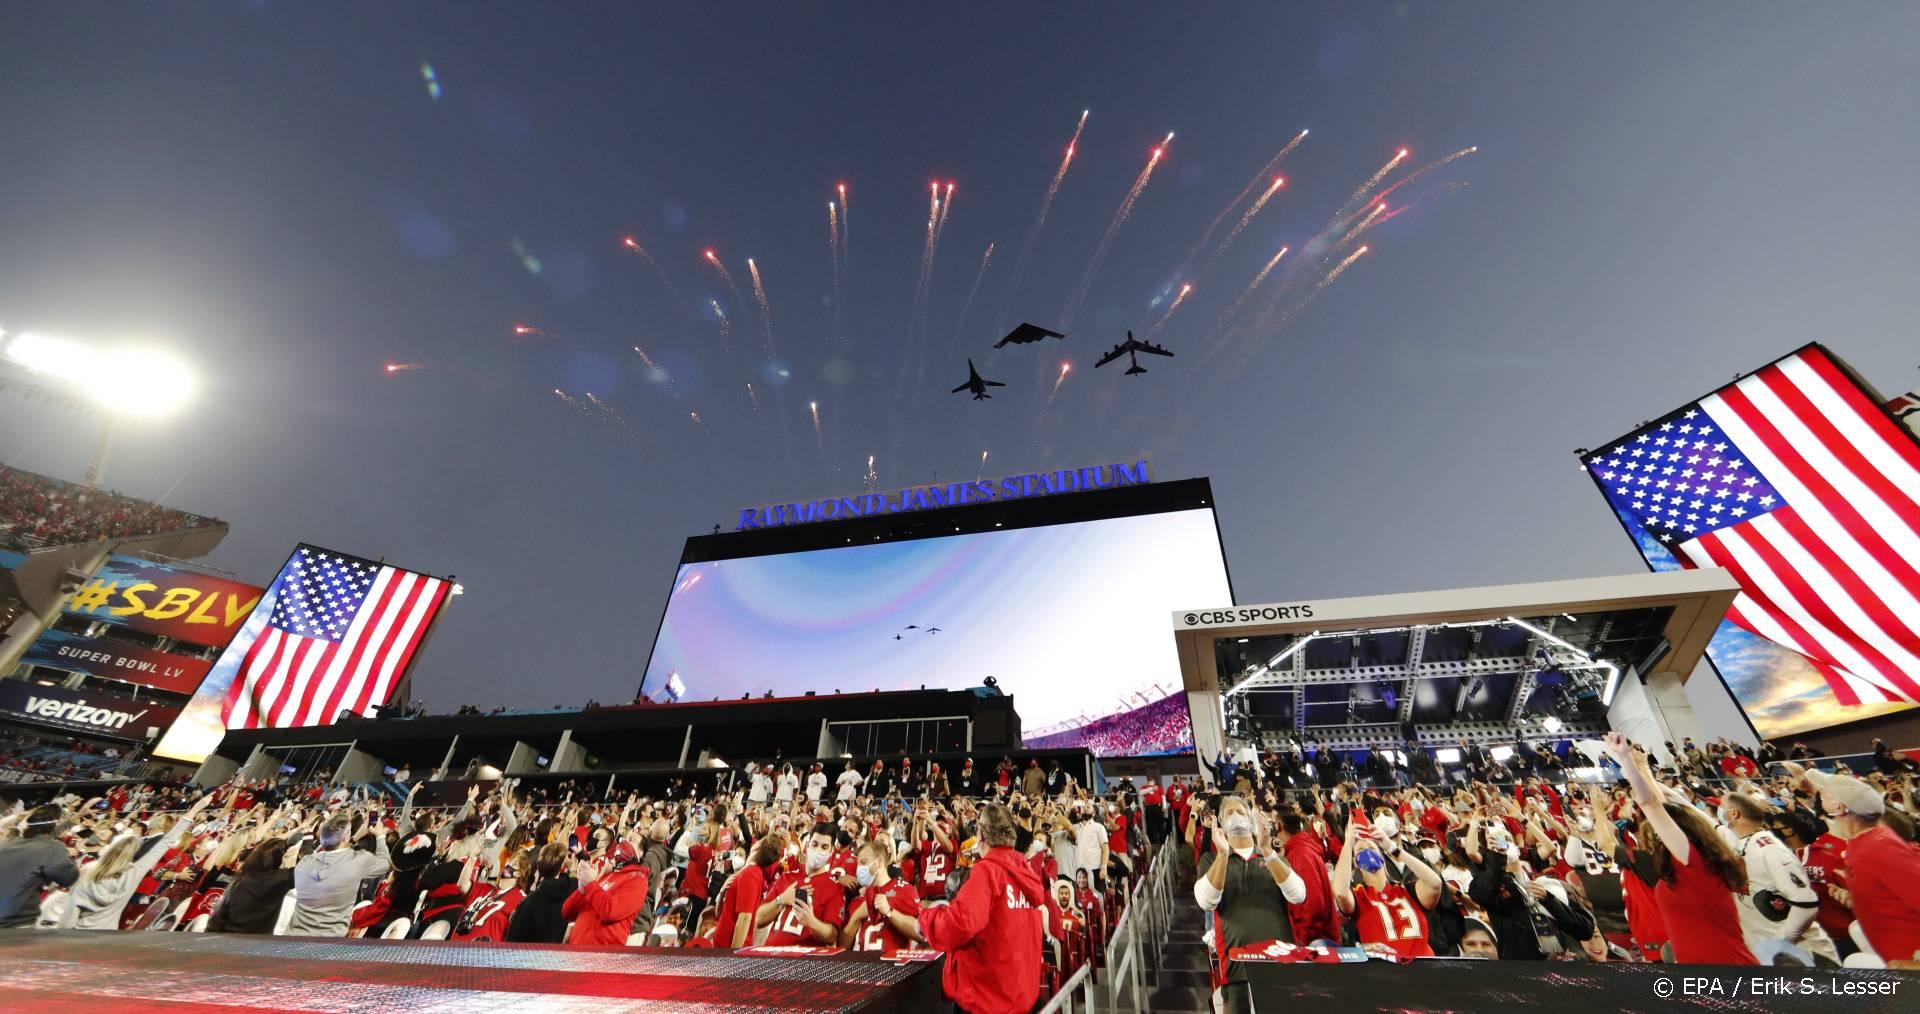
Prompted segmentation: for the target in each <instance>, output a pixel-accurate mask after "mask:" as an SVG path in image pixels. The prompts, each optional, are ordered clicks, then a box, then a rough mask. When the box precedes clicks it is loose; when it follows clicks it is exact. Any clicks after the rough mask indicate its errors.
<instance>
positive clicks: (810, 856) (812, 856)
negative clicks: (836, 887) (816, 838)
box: [807, 849, 827, 873]
mask: <svg viewBox="0 0 1920 1014" xmlns="http://www.w3.org/2000/svg"><path fill="white" fill-rule="evenodd" d="M826 866H827V850H826V849H808V850H807V872H808V873H818V872H820V871H821V870H823V869H825V868H826Z"/></svg>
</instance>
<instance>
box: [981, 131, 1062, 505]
mask: <svg viewBox="0 0 1920 1014" xmlns="http://www.w3.org/2000/svg"><path fill="white" fill-rule="evenodd" d="M1086 118H1087V117H1086V114H1085V113H1082V114H1081V115H1080V120H1081V122H1083V123H1084V122H1086ZM986 474H987V452H986V451H981V452H980V472H979V475H975V476H974V477H973V481H975V482H979V481H980V477H981V476H984V475H986Z"/></svg>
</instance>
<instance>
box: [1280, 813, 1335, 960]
mask: <svg viewBox="0 0 1920 1014" xmlns="http://www.w3.org/2000/svg"><path fill="white" fill-rule="evenodd" d="M1280 850H1281V852H1283V853H1285V855H1286V857H1287V865H1288V866H1290V867H1292V868H1293V872H1294V873H1296V874H1298V875H1299V877H1300V879H1301V880H1304V881H1306V882H1307V900H1305V901H1303V902H1301V903H1300V904H1298V905H1288V906H1287V918H1288V921H1290V922H1292V923H1293V942H1294V943H1296V944H1300V945H1302V946H1305V945H1307V944H1310V943H1312V942H1314V941H1315V940H1338V939H1340V918H1339V916H1338V915H1336V914H1335V912H1334V908H1333V879H1332V878H1331V877H1329V876H1328V875H1327V853H1326V850H1325V848H1324V847H1323V846H1322V845H1321V844H1320V839H1319V837H1318V836H1316V835H1314V834H1312V833H1310V832H1306V831H1302V832H1301V833H1300V834H1296V835H1289V836H1288V837H1287V843H1286V844H1285V845H1282V846H1280Z"/></svg>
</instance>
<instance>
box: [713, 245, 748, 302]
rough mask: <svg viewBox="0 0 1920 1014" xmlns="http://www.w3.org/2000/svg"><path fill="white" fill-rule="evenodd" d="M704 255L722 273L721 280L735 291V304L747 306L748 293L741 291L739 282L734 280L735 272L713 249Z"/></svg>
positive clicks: (731, 290) (730, 289) (728, 288)
mask: <svg viewBox="0 0 1920 1014" xmlns="http://www.w3.org/2000/svg"><path fill="white" fill-rule="evenodd" d="M702 256H704V257H706V259H707V263H708V264H711V265H713V270H715V271H718V272H719V273H720V280H721V281H723V282H726V283H727V291H728V292H731V293H733V302H734V305H735V306H741V307H744V306H746V305H747V297H746V295H745V294H743V293H742V292H741V291H740V285H739V283H738V282H735V281H734V280H733V272H731V271H728V270H727V266H726V265H725V264H724V263H722V262H721V260H720V258H719V256H718V255H716V254H715V253H714V252H713V251H712V250H711V249H709V250H707V251H706V253H705V254H703V255H702Z"/></svg>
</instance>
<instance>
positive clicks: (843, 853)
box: [827, 849, 860, 890]
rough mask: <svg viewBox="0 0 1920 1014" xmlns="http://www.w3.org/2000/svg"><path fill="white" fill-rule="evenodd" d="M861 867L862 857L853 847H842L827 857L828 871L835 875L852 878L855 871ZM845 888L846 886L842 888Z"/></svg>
mask: <svg viewBox="0 0 1920 1014" xmlns="http://www.w3.org/2000/svg"><path fill="white" fill-rule="evenodd" d="M859 868H860V857H859V856H856V855H854V854H853V850H852V849H840V850H838V851H836V852H834V853H833V855H831V856H828V857H827V872H828V873H831V874H833V875H834V876H835V877H846V878H848V879H852V878H853V876H854V871H855V870H858V869H859ZM841 890H845V888H844V887H843V888H841Z"/></svg>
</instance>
